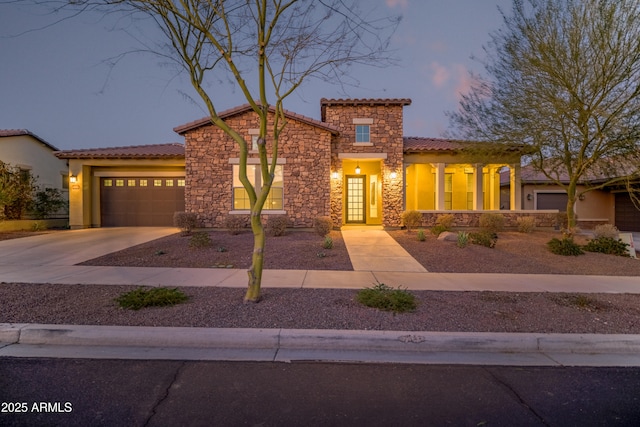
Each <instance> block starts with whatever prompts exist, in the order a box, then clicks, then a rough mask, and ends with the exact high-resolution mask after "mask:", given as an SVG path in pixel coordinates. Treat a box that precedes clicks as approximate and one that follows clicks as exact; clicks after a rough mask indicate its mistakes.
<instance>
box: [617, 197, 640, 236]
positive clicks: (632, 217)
mask: <svg viewBox="0 0 640 427" xmlns="http://www.w3.org/2000/svg"><path fill="white" fill-rule="evenodd" d="M615 214H616V227H618V230H622V231H640V211H639V210H638V208H636V206H635V205H634V204H633V202H632V201H631V198H630V197H629V194H628V193H616V209H615Z"/></svg>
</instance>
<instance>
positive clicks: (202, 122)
mask: <svg viewBox="0 0 640 427" xmlns="http://www.w3.org/2000/svg"><path fill="white" fill-rule="evenodd" d="M247 111H251V105H249V104H243V105H239V106H237V107H234V108H230V109H228V110H225V111H222V112H221V113H219V114H218V116H220V118H221V119H228V118H229V117H233V116H235V115H238V114H243V113H246V112H247ZM269 112H271V113H273V112H275V108H274V107H269ZM284 115H285V117H287V118H289V119H293V120H297V121H300V122H303V123H306V124H309V125H311V126H316V127H319V128H322V129H325V130H328V131H329V132H331V133H333V134H334V135H337V134H339V133H340V131H339V130H338V128H337V127H335V126H331V125H329V124H327V123H324V122H321V121H319V120H316V119H312V118H310V117H307V116H303V115H302V114H297V113H293V112H291V111H288V110H284ZM209 124H211V119H210V118H209V117H203V118H202V119H199V120H195V121H193V122H189V123H185V124H183V125H181V126H177V127H175V128H173V131H174V132H176V133H178V134H180V135H184V134H185V133H186V132H188V131H190V130H193V129H197V128H199V127H201V126H207V125H209Z"/></svg>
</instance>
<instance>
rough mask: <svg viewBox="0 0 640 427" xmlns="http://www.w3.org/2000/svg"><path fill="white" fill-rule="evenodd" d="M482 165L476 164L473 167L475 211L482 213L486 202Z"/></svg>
mask: <svg viewBox="0 0 640 427" xmlns="http://www.w3.org/2000/svg"><path fill="white" fill-rule="evenodd" d="M482 182H483V180H482V165H481V164H475V165H474V166H473V210H474V211H481V210H484V204H483V202H484V200H483V197H482V195H483V194H482V193H483V188H484V186H483V184H482Z"/></svg>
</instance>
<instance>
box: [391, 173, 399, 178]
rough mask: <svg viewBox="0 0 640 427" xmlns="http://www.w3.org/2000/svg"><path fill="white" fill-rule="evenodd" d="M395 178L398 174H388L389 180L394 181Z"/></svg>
mask: <svg viewBox="0 0 640 427" xmlns="http://www.w3.org/2000/svg"><path fill="white" fill-rule="evenodd" d="M397 177H398V174H397V173H395V172H391V173H390V174H389V178H391V179H396V178H397Z"/></svg>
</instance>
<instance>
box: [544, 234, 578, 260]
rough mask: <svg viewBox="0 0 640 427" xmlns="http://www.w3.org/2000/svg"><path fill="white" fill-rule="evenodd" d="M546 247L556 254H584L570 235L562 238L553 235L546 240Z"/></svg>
mask: <svg viewBox="0 0 640 427" xmlns="http://www.w3.org/2000/svg"><path fill="white" fill-rule="evenodd" d="M547 248H549V250H550V251H551V252H552V253H554V254H556V255H564V256H578V255H582V254H584V252H583V251H582V249H581V248H580V245H578V244H577V243H576V242H574V241H573V238H571V237H563V238H562V240H561V239H558V238H556V237H554V238H553V239H551V240H549V241H548V242H547Z"/></svg>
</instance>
